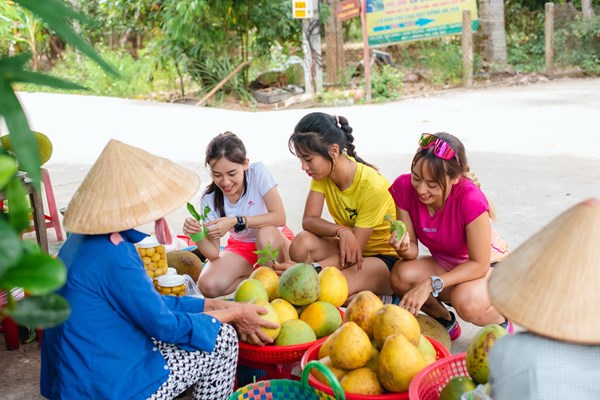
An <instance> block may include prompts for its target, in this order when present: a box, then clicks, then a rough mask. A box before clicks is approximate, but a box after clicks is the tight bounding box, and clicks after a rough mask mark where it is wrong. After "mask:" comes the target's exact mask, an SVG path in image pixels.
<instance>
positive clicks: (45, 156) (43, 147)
mask: <svg viewBox="0 0 600 400" xmlns="http://www.w3.org/2000/svg"><path fill="white" fill-rule="evenodd" d="M31 133H33V135H34V136H35V139H36V140H37V143H38V147H39V150H40V166H42V165H44V164H46V163H47V162H48V160H50V157H51V156H52V150H53V147H52V142H51V141H50V139H49V138H48V136H46V135H44V134H43V133H41V132H36V131H31ZM0 146H1V147H2V148H3V149H4V150H6V152H7V153H9V154H10V153H13V152H14V149H13V146H12V143H11V141H10V135H4V136H2V137H0Z"/></svg>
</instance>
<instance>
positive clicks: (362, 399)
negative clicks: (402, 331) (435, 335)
mask: <svg viewBox="0 0 600 400" xmlns="http://www.w3.org/2000/svg"><path fill="white" fill-rule="evenodd" d="M426 338H427V339H428V340H429V341H430V342H431V344H432V345H433V348H434V349H435V353H436V358H437V359H438V360H443V359H445V358H446V357H449V356H450V352H449V351H448V349H447V348H445V347H444V346H443V345H442V344H441V343H440V342H438V341H437V340H435V339H432V338H430V337H428V336H426ZM320 348H321V344H316V345H314V346H312V347H311V348H310V349H308V350H307V351H306V353H305V354H304V356H303V357H302V360H301V361H300V365H301V366H302V368H304V367H305V366H306V364H308V362H309V361H312V360H318V359H319V349H320ZM436 363H437V362H436ZM434 364H435V363H434ZM431 365H433V364H431ZM427 368H429V367H426V368H425V369H427ZM425 369H424V370H425ZM414 379H415V378H413V381H414ZM308 383H309V384H310V385H311V386H312V387H314V388H316V389H318V390H320V391H322V392H325V393H327V394H329V395H332V394H333V390H331V388H330V387H329V386H327V385H325V384H324V383H322V382H321V381H319V380H317V378H315V377H314V376H313V375H312V374H311V375H310V376H309V377H308ZM408 393H409V392H402V393H387V394H381V395H366V394H356V393H346V399H348V400H407V399H408V398H409V397H408Z"/></svg>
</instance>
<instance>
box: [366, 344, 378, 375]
mask: <svg viewBox="0 0 600 400" xmlns="http://www.w3.org/2000/svg"><path fill="white" fill-rule="evenodd" d="M371 351H372V353H371V358H369V361H368V362H367V364H366V365H365V367H367V368H371V369H372V370H373V371H375V372H377V364H378V363H379V349H378V348H377V346H376V345H375V343H373V342H371Z"/></svg>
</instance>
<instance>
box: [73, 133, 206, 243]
mask: <svg viewBox="0 0 600 400" xmlns="http://www.w3.org/2000/svg"><path fill="white" fill-rule="evenodd" d="M199 186H200V178H199V177H198V175H197V174H196V173H195V172H193V171H190V170H188V169H187V168H183V167H181V166H179V165H177V164H175V163H174V162H172V161H170V160H167V159H166V158H161V157H158V156H155V155H153V154H150V153H148V152H146V151H144V150H141V149H138V148H137V147H133V146H130V145H127V144H124V143H122V142H119V141H117V140H114V139H112V140H110V141H109V142H108V144H107V145H106V147H105V148H104V150H103V151H102V153H101V154H100V157H98V159H97V160H96V162H95V163H94V165H93V166H92V168H91V169H90V171H89V172H88V174H87V175H86V177H85V179H84V180H83V182H82V183H81V186H79V188H78V189H77V192H76V193H75V195H74V196H73V198H72V199H71V201H70V202H69V205H68V207H67V211H66V212H65V217H64V221H63V222H64V226H65V229H66V230H67V231H69V232H73V233H82V234H101V233H112V232H120V231H123V230H126V229H131V228H135V227H137V226H140V225H143V224H145V223H148V222H151V221H155V220H158V219H160V218H162V217H164V216H165V215H167V214H169V213H170V212H172V211H174V210H175V209H177V208H178V207H180V206H181V205H182V204H183V203H185V202H186V201H187V200H189V199H190V198H191V197H192V196H193V195H194V194H195V193H196V192H197V191H198V188H199Z"/></svg>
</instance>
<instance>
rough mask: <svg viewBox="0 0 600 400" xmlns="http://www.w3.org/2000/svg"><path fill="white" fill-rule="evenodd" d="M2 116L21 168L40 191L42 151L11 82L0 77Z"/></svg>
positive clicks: (0, 108)
mask: <svg viewBox="0 0 600 400" xmlns="http://www.w3.org/2000/svg"><path fill="white" fill-rule="evenodd" d="M0 115H2V116H4V120H5V122H6V126H7V127H8V131H9V132H10V142H11V144H12V147H13V150H14V152H15V154H16V157H17V160H19V166H20V168H21V169H22V170H23V171H25V172H27V175H29V177H30V178H31V179H32V180H33V182H34V185H35V188H36V190H39V189H40V180H41V178H42V173H41V171H40V154H39V153H40V150H39V147H38V143H37V140H36V139H35V137H34V136H33V134H32V133H31V130H30V129H29V123H28V122H27V117H26V116H25V113H24V112H23V108H22V107H21V103H20V102H19V99H18V98H17V96H16V95H15V92H14V91H13V89H12V87H11V85H10V82H9V81H8V80H7V79H6V78H4V77H3V76H2V75H0Z"/></svg>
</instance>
